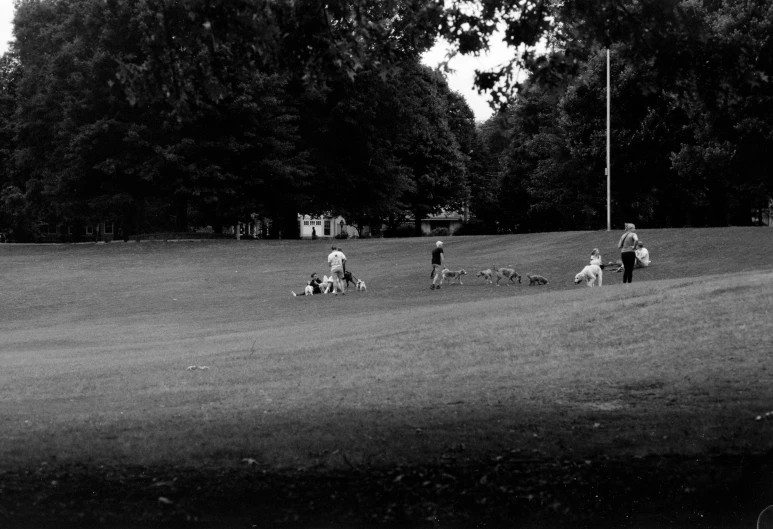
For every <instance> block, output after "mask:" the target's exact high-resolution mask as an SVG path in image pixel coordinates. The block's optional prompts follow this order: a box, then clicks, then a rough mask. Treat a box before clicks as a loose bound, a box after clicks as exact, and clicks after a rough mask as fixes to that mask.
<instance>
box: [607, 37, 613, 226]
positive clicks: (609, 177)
mask: <svg viewBox="0 0 773 529" xmlns="http://www.w3.org/2000/svg"><path fill="white" fill-rule="evenodd" d="M609 85H610V83H609V48H607V171H606V173H607V231H611V230H612V194H611V191H610V187H611V182H612V174H611V173H612V171H611V167H610V163H609V160H610V155H609V152H610V141H611V140H610V130H611V127H610V120H609V107H610V100H611V96H610V93H609Z"/></svg>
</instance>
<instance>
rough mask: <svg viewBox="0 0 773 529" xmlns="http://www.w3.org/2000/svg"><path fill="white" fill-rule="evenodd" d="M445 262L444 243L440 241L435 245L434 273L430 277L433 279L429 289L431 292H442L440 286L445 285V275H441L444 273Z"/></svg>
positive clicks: (433, 251)
mask: <svg viewBox="0 0 773 529" xmlns="http://www.w3.org/2000/svg"><path fill="white" fill-rule="evenodd" d="M444 260H445V256H444V255H443V242H442V241H438V242H437V243H435V249H434V250H432V272H431V273H430V275H429V277H430V278H432V284H431V285H430V287H429V288H430V290H435V289H438V290H440V286H441V284H442V283H443V274H441V272H442V271H443V261H444Z"/></svg>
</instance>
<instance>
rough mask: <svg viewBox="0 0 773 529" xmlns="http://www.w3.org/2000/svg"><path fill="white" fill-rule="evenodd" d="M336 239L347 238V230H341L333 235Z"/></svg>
mask: <svg viewBox="0 0 773 529" xmlns="http://www.w3.org/2000/svg"><path fill="white" fill-rule="evenodd" d="M335 238H336V239H348V238H349V232H348V231H342V232H341V233H339V234H338V235H336V237H335Z"/></svg>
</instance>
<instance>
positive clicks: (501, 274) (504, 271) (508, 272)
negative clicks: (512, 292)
mask: <svg viewBox="0 0 773 529" xmlns="http://www.w3.org/2000/svg"><path fill="white" fill-rule="evenodd" d="M492 268H493V269H494V273H495V274H496V276H497V286H499V281H500V280H501V279H504V278H507V286H510V283H513V284H515V280H516V279H517V280H518V282H519V283H520V282H521V274H519V273H518V272H516V271H515V269H514V268H512V265H510V267H505V268H497V266H496V265H494V266H493V267H492Z"/></svg>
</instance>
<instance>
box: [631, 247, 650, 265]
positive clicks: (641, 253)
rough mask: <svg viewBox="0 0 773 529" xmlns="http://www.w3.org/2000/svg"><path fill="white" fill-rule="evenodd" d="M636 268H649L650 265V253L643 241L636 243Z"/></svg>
mask: <svg viewBox="0 0 773 529" xmlns="http://www.w3.org/2000/svg"><path fill="white" fill-rule="evenodd" d="M634 252H635V253H636V268H647V267H648V266H649V265H650V253H649V252H648V251H647V249H646V248H645V247H644V244H642V242H641V241H638V242H637V243H636V250H634Z"/></svg>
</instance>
